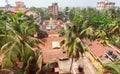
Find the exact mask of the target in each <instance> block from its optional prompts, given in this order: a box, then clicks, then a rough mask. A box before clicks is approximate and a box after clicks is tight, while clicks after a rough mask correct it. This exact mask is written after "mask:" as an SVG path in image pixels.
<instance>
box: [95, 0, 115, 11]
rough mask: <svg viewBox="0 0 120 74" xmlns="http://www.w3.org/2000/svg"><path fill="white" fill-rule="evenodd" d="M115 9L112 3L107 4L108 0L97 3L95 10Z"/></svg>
mask: <svg viewBox="0 0 120 74" xmlns="http://www.w3.org/2000/svg"><path fill="white" fill-rule="evenodd" d="M113 7H115V3H114V2H109V1H108V0H104V1H102V2H97V7H96V9H97V10H105V9H110V8H113Z"/></svg>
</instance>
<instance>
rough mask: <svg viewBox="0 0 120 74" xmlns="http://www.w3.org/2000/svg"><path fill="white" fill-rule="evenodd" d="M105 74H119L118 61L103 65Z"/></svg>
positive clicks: (119, 61) (119, 65)
mask: <svg viewBox="0 0 120 74" xmlns="http://www.w3.org/2000/svg"><path fill="white" fill-rule="evenodd" d="M104 69H105V72H110V73H112V74H119V73H120V70H119V69H120V60H118V61H116V62H112V63H107V64H104Z"/></svg>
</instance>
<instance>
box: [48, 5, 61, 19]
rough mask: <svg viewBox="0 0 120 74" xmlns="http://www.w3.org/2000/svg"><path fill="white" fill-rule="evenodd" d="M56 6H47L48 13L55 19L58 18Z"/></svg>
mask: <svg viewBox="0 0 120 74" xmlns="http://www.w3.org/2000/svg"><path fill="white" fill-rule="evenodd" d="M58 9H59V7H58V4H57V3H53V4H52V6H48V12H49V13H50V14H53V15H54V16H55V19H57V18H58Z"/></svg>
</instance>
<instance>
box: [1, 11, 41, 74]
mask: <svg viewBox="0 0 120 74" xmlns="http://www.w3.org/2000/svg"><path fill="white" fill-rule="evenodd" d="M6 15H7V16H8V17H7V18H6V19H3V21H1V22H0V25H3V27H1V31H3V30H4V31H5V32H2V33H1V34H0V38H7V39H8V40H5V43H4V45H3V46H2V47H1V53H2V55H3V59H2V68H3V69H6V68H7V69H11V68H13V69H19V70H21V72H23V73H24V74H28V73H29V72H33V73H35V72H38V71H39V69H40V63H41V61H40V59H41V58H40V57H41V56H40V54H37V53H36V52H34V51H33V50H32V47H33V46H37V44H38V43H42V42H41V41H40V40H39V39H37V38H34V37H32V35H33V34H35V33H36V26H37V23H36V22H35V20H34V19H33V16H27V15H25V14H23V13H21V12H19V13H17V14H16V15H13V14H12V13H7V14H6ZM3 41H4V40H3ZM37 47H38V46H37ZM16 67H17V68H16ZM33 68H34V69H33ZM37 70H38V71H37ZM13 71H14V70H13Z"/></svg>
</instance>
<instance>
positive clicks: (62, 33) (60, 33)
mask: <svg viewBox="0 0 120 74" xmlns="http://www.w3.org/2000/svg"><path fill="white" fill-rule="evenodd" d="M64 35H65V30H64V29H63V30H61V31H60V32H59V37H62V36H64Z"/></svg>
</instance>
